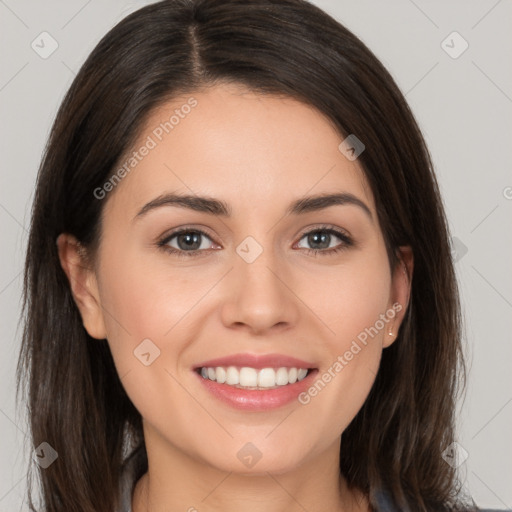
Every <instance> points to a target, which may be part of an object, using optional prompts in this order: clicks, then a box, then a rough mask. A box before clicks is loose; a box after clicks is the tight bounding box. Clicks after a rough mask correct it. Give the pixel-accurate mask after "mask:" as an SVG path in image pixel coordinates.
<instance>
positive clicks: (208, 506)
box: [132, 437, 370, 512]
mask: <svg viewBox="0 0 512 512" xmlns="http://www.w3.org/2000/svg"><path fill="white" fill-rule="evenodd" d="M160 440H161V438H160ZM147 441H148V439H146V449H147V453H148V472H147V473H145V474H144V475H143V476H142V478H141V479H140V480H139V481H138V482H137V484H136V486H135V490H134V494H133V503H132V512H149V511H151V512H164V511H165V512H168V511H169V510H182V511H184V512H185V511H186V512H221V511H222V512H235V511H236V512H238V511H239V510H244V511H245V512H284V511H286V512H304V510H308V511H311V512H313V511H319V510H332V511H337V512H367V511H369V510H370V509H369V506H368V501H367V500H366V498H364V496H363V495H362V494H361V493H359V492H358V491H355V490H350V489H348V486H347V483H346V480H345V478H344V477H342V476H340V474H339V443H338V444H337V446H330V447H329V449H328V450H325V452H324V453H322V454H321V455H320V456H318V457H316V458H314V459H310V460H308V462H307V463H304V464H303V465H302V466H300V467H297V468H294V469H293V470H291V471H287V472H281V473H279V474H277V473H272V472H269V471H265V472H262V473H258V474H255V473H251V474H242V473H237V472H234V471H221V470H219V469H218V468H215V467H213V466H211V465H209V464H208V463H206V462H205V461H202V460H198V459H194V458H192V457H190V456H189V455H187V454H185V453H183V452H182V451H180V450H179V449H177V448H176V447H170V446H169V445H168V443H164V444H165V449H164V446H163V445H160V443H159V442H155V437H152V438H151V441H152V442H150V443H148V442H147ZM161 441H162V440H161Z"/></svg>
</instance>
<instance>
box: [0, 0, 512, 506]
mask: <svg viewBox="0 0 512 512" xmlns="http://www.w3.org/2000/svg"><path fill="white" fill-rule="evenodd" d="M146 3H150V2H143V1H139V2H133V1H132V2H128V1H123V0H102V1H100V0H88V1H87V0H66V1H64V0H61V1H57V0H46V1H44V2H41V1H38V0H0V51H1V57H0V59H1V61H0V63H1V65H0V109H1V117H0V120H1V121H0V123H1V137H0V145H1V146H0V156H1V160H0V162H1V163H0V180H1V181H0V183H1V186H0V229H1V238H0V243H1V252H0V258H1V259H0V315H1V325H0V329H1V334H0V336H1V343H2V352H1V357H0V379H1V381H0V382H1V385H0V433H1V436H0V443H1V450H0V453H1V459H0V512H3V511H14V510H28V508H27V504H26V503H25V498H24V494H25V490H26V484H25V473H26V465H27V463H28V460H30V457H31V452H30V450H31V449H32V447H31V446H30V444H29V442H28V438H27V427H26V417H25V416H24V413H23V408H22V407H21V406H19V407H18V408H16V403H15V394H14V390H15V388H14V382H15V381H14V370H15V365H16V361H17V356H18V350H19V346H20V335H21V329H20V328H19V327H18V319H19V314H20V296H21V285H22V265H23V259H24V250H25V246H26V240H27V229H28V225H29V219H30V206H31V202H32V199H33V193H34V184H35V179H36V174H37V169H38V165H39V162H40V159H41V154H42V150H43V148H44V145H45V142H46V138H47V136H48V133H49V130H50V127H51V124H52V122H53V119H54V116H55V114H56V112H57V108H58V105H59V103H60V102H61V100H62V98H63V95H64V93H65V91H66V90H67V89H68V87H69V86H70V84H71V81H72V80H73V78H74V76H75V74H76V72H77V70H78V69H79V68H80V66H81V65H82V63H83V62H84V60H85V58H86V57H87V55H88V54H89V53H90V51H91V50H92V49H93V47H94V46H95V45H96V43H97V42H98V41H99V39H100V38H101V37H102V36H103V35H104V34H105V33H106V32H107V31H108V30H109V29H110V28H111V27H112V26H113V25H114V24H115V23H117V22H118V21H119V20H120V19H121V18H122V17H124V16H125V15H126V14H128V13H129V12H131V11H133V10H135V9H136V8H138V7H141V6H143V5H144V4H146ZM314 3H316V4H317V5H318V6H319V7H321V8H323V9H324V10H326V11H328V12H329V13H330V14H331V15H333V16H334V17H335V18H336V19H338V20H339V21H340V22H341V23H343V24H344V25H346V26H347V28H349V29H350V30H351V31H353V32H354V33H355V34H356V35H358V36H359V37H360V38H361V39H362V40H363V41H364V42H365V43H366V44H367V45H368V46H369V47H370V49H371V50H373V51H374V53H375V54H376V55H377V57H379V58H380V60H381V61H382V62H383V64H384V65H385V66H386V67H387V68H388V69H389V71H390V72H391V74H392V75H393V77H394V78H395V80H396V81H397V83H398V85H399V87H400V88H401V90H402V91H403V93H404V94H405V96H406V98H407V100H408V102H409V104H410V105H411V108H412V110H413V112H414V114H415V116H416V118H417V120H418V123H419V125H420V127H421V129H422V131H423V133H424V136H425V138H426V140H427V144H428V146H429V149H430V151H431V154H432V157H433V160H434V164H435V168H436V173H437V176H438V179H439V183H440V187H441V192H442V195H443V200H444V202H445V205H446V211H447V215H448V219H449V223H450V229H451V234H452V237H453V238H452V245H453V248H454V256H455V259H456V260H457V263H456V268H457V276H458V280H459V283H460V289H461V294H462V303H463V306H464V316H465V322H466V333H467V335H466V339H465V347H466V355H467V359H468V363H469V364H468V366H469V369H470V372H469V383H468V388H467V393H466V398H465V400H464V401H463V402H462V401H461V403H460V406H459V409H458V439H457V443H458V444H459V447H458V448H457V450H459V451H458V453H459V455H460V456H461V460H462V459H463V458H465V457H467V458H466V459H465V460H464V462H463V463H462V464H461V466H460V479H461V481H463V482H464V485H465V487H466V488H467V489H468V491H469V492H470V493H471V494H472V496H473V498H474V499H475V501H476V502H477V504H478V505H479V506H482V507H484V506H485V507H495V508H501V509H503V508H512V436H511V432H512V428H511V427H512V375H511V370H510V367H511V363H512V343H511V341H512V340H511V335H510V333H511V330H512V272H511V262H512V243H511V242H512V229H511V227H512V226H511V218H512V173H511V164H512V149H511V148H512V69H511V65H510V62H512V59H510V56H511V55H512V51H511V50H512V38H510V32H511V29H512V4H511V2H510V1H507V0H499V1H497V0H481V1H468V0H458V1H447V0H444V1H443V0H436V1H433V0H432V1H426V0H414V1H413V0H389V1H386V2H379V1H376V0H374V1H369V0H358V1H354V0H353V1H349V0H315V2H314ZM43 32H46V34H42V33H43ZM454 32H455V33H454ZM41 34H42V35H41ZM41 38H44V44H43V43H41V42H40V41H41ZM38 41H39V43H38ZM37 43H38V44H39V47H38V46H37ZM42 46H44V48H45V50H44V51H46V52H50V51H51V50H53V49H54V48H55V49H54V51H53V53H52V54H51V55H41V53H44V52H43V49H42V48H41V47H42ZM34 47H35V48H37V51H36V50H35V49H33V48H34ZM43 57H45V58H43Z"/></svg>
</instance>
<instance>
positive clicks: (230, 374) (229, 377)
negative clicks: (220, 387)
mask: <svg viewBox="0 0 512 512" xmlns="http://www.w3.org/2000/svg"><path fill="white" fill-rule="evenodd" d="M215 373H217V371H215ZM226 384H229V385H231V386H235V385H236V384H240V373H239V371H238V370H237V369H236V368H235V367H234V366H230V367H229V368H228V369H227V370H226Z"/></svg>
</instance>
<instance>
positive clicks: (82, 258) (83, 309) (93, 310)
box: [57, 233, 107, 339]
mask: <svg viewBox="0 0 512 512" xmlns="http://www.w3.org/2000/svg"><path fill="white" fill-rule="evenodd" d="M57 249H58V253H59V260H60V264H61V267H62V269H63V270H64V272H65V274H66V276H67V278H68V281H69V285H70V288H71V293H72V295H73V299H74V301H75V303H76V305H77V306H78V309H79V310H80V315H81V317H82V323H83V325H84V327H85V329H86V331H87V332H88V333H89V335H90V336H92V337H93V338H96V339H105V338H106V337H107V333H106V329H105V322H104V318H103V310H102V307H101V302H100V297H99V293H98V284H97V280H96V274H95V273H94V270H93V268H92V266H91V265H90V263H89V261H88V260H87V254H86V251H85V248H84V247H83V245H81V244H80V242H78V240H77V239H76V238H75V237H74V236H73V235H70V234H68V233H61V234H60V235H59V236H58V237H57Z"/></svg>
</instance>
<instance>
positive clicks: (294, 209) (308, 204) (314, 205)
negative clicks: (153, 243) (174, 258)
mask: <svg viewBox="0 0 512 512" xmlns="http://www.w3.org/2000/svg"><path fill="white" fill-rule="evenodd" d="M337 205H353V206H357V207H359V208H361V209H362V210H363V211H364V212H365V214H366V215H367V216H368V217H369V219H370V221H371V222H373V216H372V212H371V210H370V208H368V206H367V205H366V203H364V202H363V201H362V200H361V199H359V198H358V197H356V196H355V195H353V194H351V193H349V192H341V193H336V194H318V195H315V196H309V197H305V198H302V199H298V200H297V201H294V202H293V203H291V204H290V206H289V207H288V209H287V210H286V215H290V214H292V215H300V214H304V213H309V212H314V211H319V210H323V209H325V208H329V207H330V206H337ZM163 206H175V207H179V208H188V209H190V210H194V211H198V212H203V213H209V214H212V215H218V216H220V217H226V218H228V217H231V215H232V210H231V208H230V206H229V205H228V204H227V203H226V202H224V201H222V200H219V199H215V198H212V197H201V196H195V195H181V194H174V193H169V194H163V195H161V196H158V197H157V198H155V199H153V200H152V201H150V202H149V203H147V204H145V205H144V206H143V207H142V208H141V209H140V211H139V212H138V213H137V215H136V216H135V218H134V220H136V219H138V218H140V217H142V216H144V215H145V214H146V213H148V212H149V211H151V210H154V209H156V208H160V207H163Z"/></svg>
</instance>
